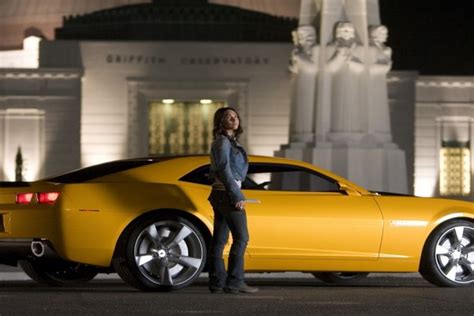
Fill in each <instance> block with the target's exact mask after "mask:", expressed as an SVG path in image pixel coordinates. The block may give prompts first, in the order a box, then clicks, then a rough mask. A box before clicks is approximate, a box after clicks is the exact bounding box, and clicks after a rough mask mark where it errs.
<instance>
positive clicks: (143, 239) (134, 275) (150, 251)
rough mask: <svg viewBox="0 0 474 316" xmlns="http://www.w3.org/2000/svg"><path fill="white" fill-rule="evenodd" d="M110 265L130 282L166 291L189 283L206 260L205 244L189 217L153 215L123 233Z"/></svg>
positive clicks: (147, 289) (134, 285)
mask: <svg viewBox="0 0 474 316" xmlns="http://www.w3.org/2000/svg"><path fill="white" fill-rule="evenodd" d="M117 247H118V248H117V251H116V255H115V257H114V260H113V265H114V268H115V270H116V271H117V273H118V274H119V275H120V277H121V278H122V279H123V280H124V281H125V282H126V283H128V284H129V285H131V286H133V287H136V288H138V289H140V290H144V291H153V290H155V291H169V290H175V289H179V288H182V287H185V286H187V285H189V284H190V283H191V282H193V281H194V280H195V279H196V278H197V277H199V275H200V273H201V271H202V269H203V268H204V265H205V263H206V244H205V242H204V238H203V237H202V234H201V233H200V232H199V230H198V229H197V228H196V227H195V226H194V225H193V224H192V223H191V222H190V221H188V220H186V219H184V218H182V217H174V216H159V217H158V216H153V217H148V218H145V219H143V220H140V221H138V222H137V223H136V224H134V225H132V226H131V227H130V228H129V229H127V231H126V232H125V234H124V235H123V236H122V238H121V240H120V241H119V244H118V246H117Z"/></svg>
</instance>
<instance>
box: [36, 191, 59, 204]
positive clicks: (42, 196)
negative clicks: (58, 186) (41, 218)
mask: <svg viewBox="0 0 474 316" xmlns="http://www.w3.org/2000/svg"><path fill="white" fill-rule="evenodd" d="M36 197H37V198H38V203H40V204H54V203H55V202H56V200H57V199H58V197H59V192H40V193H36Z"/></svg>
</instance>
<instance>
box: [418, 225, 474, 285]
mask: <svg viewBox="0 0 474 316" xmlns="http://www.w3.org/2000/svg"><path fill="white" fill-rule="evenodd" d="M473 270H474V224H473V223H472V222H469V221H465V220H453V221H449V222H447V223H444V224H442V225H440V226H439V227H438V228H437V229H435V230H434V232H433V233H432V234H431V235H430V237H429V238H428V241H427V244H426V246H425V249H424V251H423V255H422V259H421V264H420V273H421V274H422V275H423V277H424V278H425V279H426V280H427V281H429V282H431V283H433V284H435V285H438V286H449V287H455V286H470V285H473V284H474V271H473Z"/></svg>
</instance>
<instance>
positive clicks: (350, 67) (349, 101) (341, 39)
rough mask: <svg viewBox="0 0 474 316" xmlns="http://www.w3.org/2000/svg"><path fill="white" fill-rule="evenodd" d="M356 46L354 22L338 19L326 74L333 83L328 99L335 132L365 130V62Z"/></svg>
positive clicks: (332, 127)
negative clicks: (363, 122)
mask: <svg viewBox="0 0 474 316" xmlns="http://www.w3.org/2000/svg"><path fill="white" fill-rule="evenodd" d="M357 49H358V45H357V43H356V40H355V29H354V26H353V25H352V23H349V22H339V23H337V25H336V29H335V40H334V44H332V45H329V46H328V47H327V56H330V57H329V58H328V60H327V62H326V75H327V76H328V77H330V78H326V81H327V82H328V83H330V85H331V87H330V90H329V91H331V93H330V100H327V101H330V109H331V128H330V130H331V132H332V133H354V132H355V133H360V132H361V131H362V120H361V113H360V112H361V104H362V102H363V90H361V88H362V87H363V83H364V80H363V79H364V78H363V76H364V64H363V62H362V61H361V58H359V57H358V56H357V55H356V53H357V51H358V50H357ZM322 93H326V92H324V91H323V92H322Z"/></svg>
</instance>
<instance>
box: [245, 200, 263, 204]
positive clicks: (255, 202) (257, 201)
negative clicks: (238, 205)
mask: <svg viewBox="0 0 474 316" xmlns="http://www.w3.org/2000/svg"><path fill="white" fill-rule="evenodd" d="M244 202H245V203H253V204H260V200H257V199H246V200H245V201H244Z"/></svg>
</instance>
